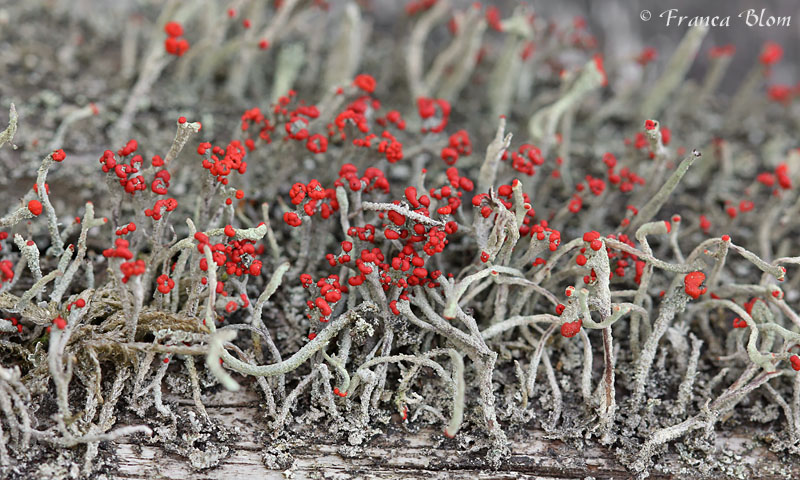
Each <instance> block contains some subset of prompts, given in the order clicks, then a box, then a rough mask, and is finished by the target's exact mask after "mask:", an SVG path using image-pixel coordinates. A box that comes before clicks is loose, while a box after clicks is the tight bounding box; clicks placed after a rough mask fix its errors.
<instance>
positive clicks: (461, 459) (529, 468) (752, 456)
mask: <svg viewBox="0 0 800 480" xmlns="http://www.w3.org/2000/svg"><path fill="white" fill-rule="evenodd" d="M240 394H241V392H240ZM237 398H238V401H234V398H233V397H232V396H230V395H226V394H222V395H218V396H217V397H216V398H215V400H214V401H212V402H209V403H208V404H207V409H208V413H209V415H210V416H212V417H213V418H214V419H216V420H218V421H220V422H222V423H223V424H225V425H227V426H230V427H238V430H239V431H240V432H241V433H242V434H243V435H242V438H241V439H240V440H239V441H238V442H237V443H236V445H231V447H232V449H233V453H232V455H230V456H229V457H228V458H226V459H225V460H224V461H223V462H222V463H221V465H219V466H218V467H216V468H214V469H210V470H205V471H202V472H197V471H195V470H193V469H192V467H191V466H190V465H189V463H188V462H187V461H186V460H185V459H184V458H182V457H180V456H177V455H174V454H171V453H168V452H165V451H164V450H162V449H160V448H155V447H152V446H146V445H138V444H136V443H135V442H132V441H129V442H128V443H126V441H125V440H123V441H121V442H120V443H117V444H116V445H115V448H116V455H117V457H118V461H119V467H120V469H119V471H118V473H117V475H118V478H120V479H126V480H155V479H170V480H172V479H175V480H189V479H191V480H203V479H209V480H210V479H214V480H217V479H241V480H245V479H251V478H253V479H260V478H264V479H285V478H295V479H302V478H328V479H346V478H366V479H389V478H391V479H397V478H402V479H412V478H414V479H429V478H437V479H438V478H448V479H468V478H469V479H472V478H486V479H488V478H491V479H510V478H535V479H586V478H594V479H597V480H601V479H625V478H631V475H630V474H629V473H628V472H627V471H626V470H625V468H624V467H623V466H622V465H621V464H620V463H619V462H617V461H616V460H615V459H614V456H613V454H612V453H611V452H609V451H608V450H607V449H605V448H602V447H600V446H598V447H592V448H588V449H584V450H583V451H576V450H575V449H572V448H571V447H569V446H567V445H565V444H563V443H561V442H558V441H552V440H548V439H546V438H545V434H544V432H542V431H534V432H528V433H527V435H526V437H527V438H525V439H520V438H515V435H511V438H510V440H511V442H512V446H511V450H512V455H511V457H510V458H509V459H508V460H509V461H508V462H507V463H506V464H505V465H504V466H503V467H501V469H500V470H496V471H493V470H488V469H486V468H485V467H483V466H481V465H480V464H479V462H476V460H475V457H474V456H472V455H469V454H465V453H463V452H462V451H459V450H456V449H455V447H454V446H453V445H449V446H448V444H447V443H445V444H443V445H439V442H438V439H441V435H440V432H438V431H434V430H431V429H427V430H422V431H420V432H418V433H407V432H398V433H393V434H390V435H388V436H385V437H378V438H375V439H373V440H372V441H370V442H369V443H367V444H366V445H365V446H362V447H359V448H344V449H343V448H342V447H344V446H345V445H342V444H334V443H332V441H328V442H322V443H320V442H316V441H315V442H314V444H309V443H308V442H307V441H303V439H298V440H297V441H296V442H290V445H291V448H290V452H291V454H292V456H293V457H294V464H293V465H292V467H291V468H290V469H288V470H285V471H280V470H273V469H270V468H268V467H267V466H265V464H264V462H263V452H264V450H263V447H262V445H260V444H258V443H256V442H255V441H254V439H255V438H256V429H257V428H259V425H258V423H259V420H258V419H259V418H261V414H260V411H259V407H258V404H257V401H256V400H255V399H253V398H252V397H250V399H249V400H248V401H244V402H243V401H242V400H241V396H240V397H237ZM261 428H263V427H261ZM749 440H750V439H748V438H744V437H737V436H731V435H725V434H724V433H721V434H719V435H718V440H717V446H718V448H719V449H721V450H724V451H726V452H727V453H728V454H730V455H729V458H733V459H736V458H737V457H735V456H733V455H735V454H741V455H742V457H741V458H740V459H738V460H733V461H734V462H735V463H739V464H740V465H744V464H746V465H747V466H748V468H747V472H748V475H747V476H745V477H744V478H763V479H779V478H781V479H782V478H789V477H790V476H791V477H794V478H799V477H798V476H799V475H800V465H797V464H794V465H792V463H791V460H784V461H783V462H781V461H780V459H778V458H777V457H776V456H775V455H774V454H772V453H770V452H768V451H766V450H763V449H759V450H755V451H752V450H750V451H748V448H747V443H748V442H749ZM666 462H667V463H669V464H671V465H679V464H680V461H679V459H678V458H677V455H672V456H668V457H667V460H666ZM787 465H788V467H787ZM787 468H790V469H791V471H792V472H791V475H789V474H788V473H786V470H787ZM776 472H781V473H776ZM649 478H652V479H667V478H669V479H673V478H674V479H683V478H691V477H689V476H685V475H664V474H659V473H658V472H655V471H651V474H650V477H649ZM715 478H724V477H715Z"/></svg>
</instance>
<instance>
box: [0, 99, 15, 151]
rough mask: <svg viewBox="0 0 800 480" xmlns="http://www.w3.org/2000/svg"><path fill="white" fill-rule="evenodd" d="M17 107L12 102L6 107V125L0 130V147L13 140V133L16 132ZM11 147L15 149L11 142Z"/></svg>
mask: <svg viewBox="0 0 800 480" xmlns="http://www.w3.org/2000/svg"><path fill="white" fill-rule="evenodd" d="M18 118H19V117H18V116H17V107H15V106H14V104H13V103H12V104H11V106H10V107H8V126H7V127H6V129H5V130H3V131H2V132H0V147H2V146H3V145H5V144H6V143H11V142H12V141H13V140H14V135H15V134H16V133H17V119H18ZM11 147H12V148H14V149H16V148H17V146H16V145H14V144H13V143H11Z"/></svg>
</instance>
